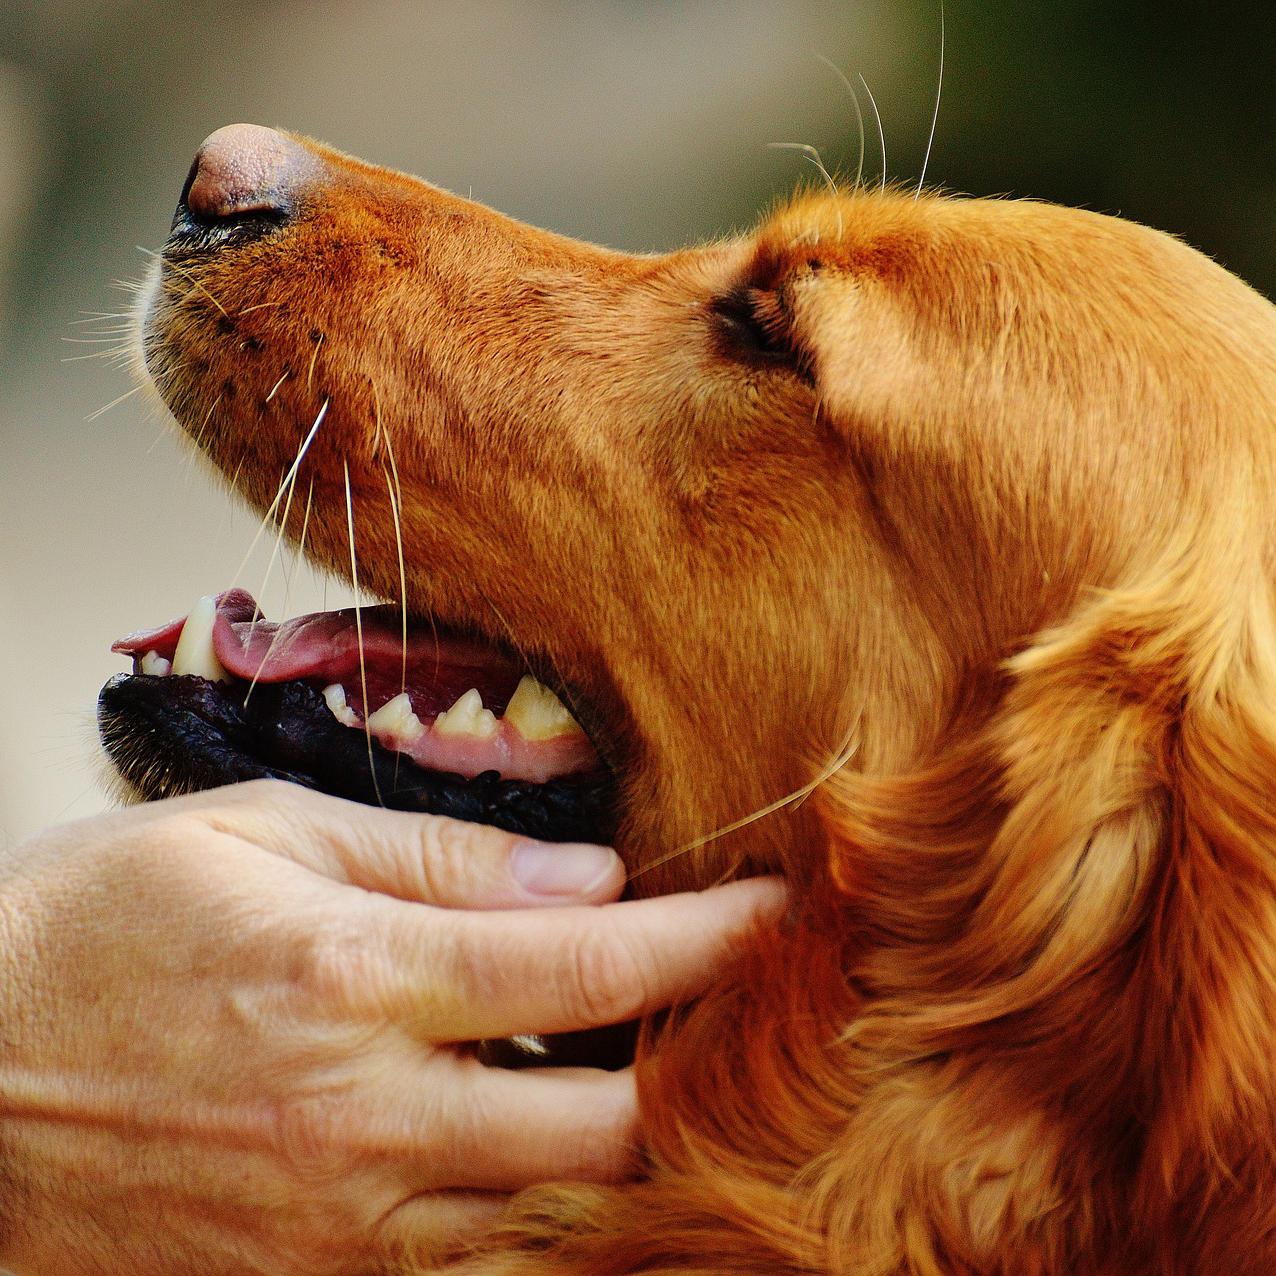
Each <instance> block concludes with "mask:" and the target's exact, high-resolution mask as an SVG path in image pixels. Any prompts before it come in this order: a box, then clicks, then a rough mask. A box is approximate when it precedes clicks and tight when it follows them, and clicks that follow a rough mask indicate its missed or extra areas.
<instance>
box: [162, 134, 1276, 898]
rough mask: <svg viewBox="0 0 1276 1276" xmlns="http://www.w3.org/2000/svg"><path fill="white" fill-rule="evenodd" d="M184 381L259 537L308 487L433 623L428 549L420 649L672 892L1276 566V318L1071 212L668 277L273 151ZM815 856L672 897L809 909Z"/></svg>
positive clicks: (222, 183)
mask: <svg viewBox="0 0 1276 1276" xmlns="http://www.w3.org/2000/svg"><path fill="white" fill-rule="evenodd" d="M142 350H143V354H144V359H145V364H146V368H147V370H148V372H149V374H150V376H151V377H152V378H153V379H154V382H155V384H156V386H157V387H158V389H159V391H160V393H161V395H162V396H163V398H164V400H165V402H166V403H167V404H168V406H169V407H170V409H171V410H172V412H173V414H174V415H175V416H176V418H177V419H178V421H179V422H180V423H181V424H182V426H183V427H184V428H186V429H187V430H188V431H189V432H190V433H191V434H192V436H194V438H195V440H196V442H197V445H198V446H199V447H200V448H201V449H202V450H203V451H204V452H205V453H206V454H207V455H208V456H209V457H210V458H211V460H212V461H213V463H214V464H215V465H216V466H217V467H218V468H219V469H220V470H221V471H222V472H223V473H224V474H225V475H227V476H229V477H230V478H231V480H232V481H233V483H234V485H235V487H236V488H237V489H238V490H239V491H240V492H241V493H242V494H243V495H244V496H246V497H247V498H248V499H249V500H250V501H251V502H252V503H254V504H255V505H257V506H258V507H260V508H261V509H263V510H265V509H267V508H269V507H271V506H272V503H273V504H274V511H275V515H276V516H277V517H278V516H280V515H281V513H282V512H283V505H282V504H281V503H280V502H279V501H276V496H277V494H278V493H279V490H280V480H281V477H286V476H288V475H290V474H293V475H294V476H295V478H296V482H295V484H294V486H293V488H291V489H289V493H290V495H292V496H293V499H292V500H291V502H290V503H289V505H288V509H287V532H288V534H289V535H290V536H291V537H293V538H294V539H300V538H301V536H302V534H303V526H304V534H305V550H306V552H307V553H308V554H309V555H310V556H311V557H312V558H314V559H316V560H317V561H319V562H321V563H323V564H324V565H326V566H328V567H331V568H332V569H334V570H335V571H338V572H341V573H344V574H348V573H349V570H350V558H351V547H350V538H351V534H352V531H353V536H354V541H355V554H356V558H357V570H358V574H359V580H360V583H361V584H362V585H363V586H365V587H367V588H369V589H371V590H372V591H373V592H375V593H378V594H380V595H382V596H383V597H385V598H386V599H388V600H393V601H395V602H398V601H400V598H401V594H402V592H403V590H402V589H401V575H400V563H401V560H400V552H399V551H400V546H402V550H403V557H402V568H403V576H402V580H403V582H404V583H405V585H406V598H405V600H404V601H405V602H406V608H407V611H408V613H409V616H410V617H411V618H412V620H413V621H414V622H415V623H417V624H421V623H425V622H428V623H429V624H430V625H433V626H439V627H442V628H444V629H458V630H460V631H463V632H464V633H465V634H467V635H469V636H472V637H477V638H479V639H480V640H482V641H484V642H491V643H495V644H498V645H499V646H501V647H502V648H504V649H506V650H510V651H514V652H518V653H521V654H522V656H523V657H525V658H526V659H527V660H528V661H529V662H530V665H531V667H533V668H534V669H535V670H536V672H538V673H539V674H541V675H542V678H543V680H544V681H546V682H548V683H550V684H551V685H552V686H554V687H555V689H558V690H560V691H562V692H563V694H564V697H565V698H566V699H568V700H569V701H570V703H571V704H572V706H573V708H576V709H577V710H578V716H579V717H581V718H582V720H583V721H584V722H585V723H586V725H587V727H588V729H589V731H590V733H591V735H592V737H593V740H594V742H595V744H596V745H597V747H598V750H599V752H600V754H601V756H602V758H603V759H604V760H605V762H606V763H607V764H608V766H609V767H610V768H611V770H612V771H613V773H614V774H615V775H616V776H617V777H619V779H620V783H621V795H620V798H619V807H620V816H621V838H620V840H621V844H622V846H623V847H624V848H625V849H626V851H627V853H628V855H629V856H630V858H631V860H632V861H633V862H635V863H637V862H652V861H654V860H657V859H660V858H661V857H663V856H664V855H667V854H668V853H669V852H671V851H673V850H676V849H677V848H679V847H682V846H684V845H686V844H688V843H691V842H693V841H695V840H696V839H698V838H700V837H702V836H704V835H705V834H708V833H712V832H714V831H716V830H718V829H720V828H721V827H723V826H725V825H728V824H730V823H733V822H735V821H737V820H741V819H743V818H744V817H747V816H749V815H751V814H752V813H754V812H757V811H759V810H760V809H762V808H765V807H767V806H768V805H769V804H772V803H774V802H776V801H777V800H778V799H782V798H784V797H785V796H786V795H789V794H791V793H793V792H795V791H796V790H799V789H800V788H801V787H802V786H803V785H804V784H805V783H807V782H808V781H810V780H811V779H812V777H813V776H815V775H817V774H818V773H819V771H820V768H821V767H822V766H824V765H825V764H827V763H828V762H829V761H830V760H831V759H833V758H835V757H836V756H837V755H838V754H839V753H840V752H842V751H843V749H844V748H846V747H847V746H848V745H849V746H851V749H852V750H853V751H854V758H853V761H852V763H851V766H852V767H853V768H854V770H856V771H869V772H881V771H892V770H898V769H900V768H901V767H908V766H912V765H914V764H915V763H916V761H917V759H918V758H919V757H921V756H924V755H925V754H926V753H927V752H928V751H931V750H933V748H934V747H935V745H936V742H937V741H938V740H940V739H942V738H943V737H944V736H945V734H946V733H949V732H951V731H952V730H953V729H954V724H955V723H957V722H958V721H959V720H960V721H961V722H962V723H963V724H967V723H968V722H969V720H970V719H971V715H972V714H974V715H976V716H978V715H981V714H983V713H985V712H986V711H987V710H988V709H990V708H991V707H992V705H993V704H995V703H996V701H997V700H998V699H999V698H1000V696H1001V694H1002V691H1003V689H1004V685H1005V682H1006V674H1005V672H1004V669H1003V662H1004V660H1005V659H1006V657H1008V656H1010V655H1012V654H1013V653H1015V652H1016V651H1018V650H1020V649H1022V648H1024V647H1025V646H1026V645H1027V644H1028V643H1029V642H1030V640H1031V639H1032V636H1033V635H1035V634H1037V633H1038V632H1040V631H1041V630H1042V629H1043V628H1045V627H1048V626H1051V625H1055V624H1058V623H1060V622H1062V621H1063V620H1064V619H1065V618H1067V617H1068V616H1069V615H1070V614H1072V613H1073V612H1074V610H1075V609H1076V608H1077V607H1078V606H1079V605H1080V604H1081V602H1082V600H1083V599H1084V598H1086V597H1087V596H1088V594H1087V591H1090V590H1093V589H1094V588H1096V587H1097V588H1104V589H1120V588H1122V587H1124V586H1128V585H1130V584H1131V583H1133V582H1135V581H1136V580H1140V579H1143V578H1145V577H1146V576H1147V574H1148V573H1150V572H1153V571H1156V570H1159V569H1160V567H1161V565H1162V563H1163V562H1164V560H1165V558H1166V555H1167V554H1178V553H1179V552H1180V549H1181V550H1182V554H1183V555H1184V556H1185V558H1187V559H1190V558H1193V557H1195V558H1197V559H1199V560H1200V561H1201V562H1202V563H1203V564H1204V572H1205V574H1206V576H1209V575H1212V576H1213V580H1212V581H1205V582H1203V583H1205V584H1208V585H1210V586H1211V587H1212V588H1213V589H1214V590H1215V592H1216V594H1217V595H1218V596H1219V597H1220V598H1221V596H1222V595H1223V594H1224V593H1226V591H1227V590H1228V589H1230V588H1231V587H1233V586H1234V585H1235V583H1236V578H1237V575H1238V574H1239V573H1243V572H1244V571H1246V570H1247V569H1248V568H1247V564H1249V562H1250V560H1251V559H1252V558H1253V557H1254V556H1256V555H1261V553H1262V552H1263V548H1262V544H1261V542H1262V540H1263V536H1264V535H1265V530H1261V531H1260V523H1261V519H1260V518H1259V515H1258V511H1256V510H1255V509H1254V508H1253V500H1252V496H1251V495H1248V494H1251V493H1252V492H1253V490H1254V473H1255V471H1256V470H1257V469H1262V468H1263V467H1265V465H1266V463H1267V448H1268V434H1269V430H1268V428H1267V427H1268V423H1269V421H1270V419H1271V410H1272V401H1273V394H1272V388H1271V371H1270V369H1271V364H1272V361H1273V358H1276V354H1274V353H1273V352H1274V350H1276V334H1274V332H1273V322H1272V317H1271V313H1270V310H1269V308H1268V307H1267V306H1266V305H1265V303H1263V302H1262V301H1261V300H1260V299H1259V298H1257V297H1256V296H1254V295H1253V294H1251V293H1249V292H1248V291H1247V290H1246V289H1245V288H1244V287H1243V285H1241V284H1239V283H1238V282H1236V281H1235V280H1233V279H1232V278H1231V277H1230V276H1228V275H1227V274H1226V273H1225V272H1223V271H1222V270H1221V269H1219V268H1217V267H1214V266H1213V265H1211V264H1210V263H1208V262H1207V261H1206V260H1204V259H1203V258H1202V257H1200V256H1199V255H1198V254H1196V253H1194V252H1192V251H1190V250H1189V249H1187V248H1186V247H1184V246H1183V245H1181V244H1179V243H1177V242H1175V241H1174V240H1172V239H1170V238H1168V237H1165V236H1163V235H1159V234H1157V233H1154V232H1151V231H1148V230H1145V229H1143V228H1140V227H1136V226H1132V225H1129V224H1126V223H1122V222H1119V221H1116V220H1113V219H1109V218H1104V217H1099V216H1094V215H1089V214H1085V213H1079V212H1073V211H1068V210H1061V209H1057V208H1053V207H1049V206H1044V205H1037V204H1028V203H1018V202H1009V201H1004V202H987V201H975V200H957V199H946V198H935V197H931V196H928V195H927V196H923V197H922V198H920V199H917V198H914V196H913V195H912V194H911V193H891V194H877V193H871V194H864V193H860V194H847V195H839V196H828V195H820V196H814V195H812V196H807V197H804V198H800V199H798V200H796V201H795V202H793V203H792V204H790V205H789V206H787V207H785V208H783V209H782V210H781V211H779V212H778V213H776V214H775V215H773V216H772V217H770V218H769V219H767V220H766V221H765V222H764V223H763V224H762V225H761V226H760V227H759V228H758V230H757V231H756V232H755V233H754V234H752V235H750V236H747V237H744V238H739V239H734V240H730V241H728V242H725V243H721V244H715V245H711V246H708V247H704V248H698V249H692V250H687V251H683V252H678V253H673V254H670V255H668V256H657V257H648V256H631V255H625V254H621V253H616V252H610V251H606V250H603V249H600V248H596V247H593V246H591V245H586V244H581V243H577V242H574V241H569V240H566V239H562V238H559V237H556V236H553V235H550V234H547V233H544V232H541V231H538V230H534V229H531V228H529V227H527V226H523V225H520V224H518V223H516V222H513V221H510V220H509V219H507V218H504V217H502V216H500V215H498V214H496V213H493V212H491V211H489V210H487V209H485V208H482V207H480V206H478V205H476V204H473V203H471V202H469V201H466V200H463V199H459V198H456V197H454V196H451V195H448V194H446V193H444V192H442V191H439V190H437V189H435V188H432V187H430V186H427V185H425V184H424V183H421V182H418V181H416V180H414V179H411V178H408V177H404V176H401V175H399V174H395V173H391V172H387V171H385V170H382V169H377V168H373V167H370V166H368V165H365V164H362V163H359V162H357V161H355V160H352V159H349V158H347V157H345V156H342V155H339V154H337V153H335V152H333V151H331V150H328V149H327V148H325V147H322V146H319V145H317V144H315V143H313V142H309V141H304V140H301V139H294V138H291V137H287V136H285V135H282V134H278V133H274V132H271V131H268V130H261V129H253V128H249V127H247V126H235V127H232V128H230V129H225V130H222V131H221V132H219V133H217V134H215V135H214V136H213V137H212V138H210V139H209V141H208V142H207V143H206V144H205V145H204V147H203V149H202V150H201V152H200V156H199V159H198V160H197V162H196V164H195V166H194V168H193V169H192V173H191V177H190V180H189V181H188V183H187V188H186V190H185V192H184V193H183V198H182V202H181V205H180V207H179V210H178V214H177V217H176V219H175V222H174V229H173V233H172V236H171V238H170V241H169V243H168V245H167V247H166V249H165V252H164V256H163V260H162V262H161V264H160V265H159V266H158V267H157V269H156V271H155V274H154V277H153V280H152V283H151V287H150V288H149V290H148V293H147V296H146V299H145V309H144V312H143V315H142ZM1264 414H1267V415H1264ZM317 420H318V421H320V422H321V424H320V427H319V428H318V430H317V431H312V426H313V425H314V423H315V422H316V421H317ZM312 433H313V437H311V435H312ZM307 443H308V445H307V446H305V450H304V454H303V456H302V460H301V461H300V463H298V464H296V465H294V462H296V460H297V457H298V455H299V449H300V448H301V447H302V445H303V444H307ZM347 478H348V488H349V500H348V501H347V494H346V489H347ZM1247 520H1248V521H1247ZM1184 542H1187V544H1186V547H1184ZM1183 570H1184V571H1188V570H1190V566H1189V564H1188V563H1187V562H1186V561H1185V562H1184V564H1183ZM505 695H506V696H508V688H506V690H505ZM373 707H375V706H373ZM438 707H440V706H436V710H437V708H438ZM228 778H229V777H228ZM809 819H810V816H809V813H808V812H807V810H806V809H805V808H803V807H799V808H798V809H797V810H796V812H794V811H792V810H789V811H787V812H785V813H777V814H776V816H775V817H774V818H766V819H761V820H758V821H756V822H753V823H751V824H748V825H746V826H745V827H744V828H742V829H740V830H739V831H738V832H735V833H733V834H731V835H730V836H728V837H724V838H722V839H720V840H718V841H716V842H714V843H711V844H710V845H709V846H707V847H706V848H705V849H703V850H698V851H695V852H692V853H689V854H687V855H685V856H681V857H679V858H678V859H677V860H676V861H671V868H670V870H668V871H667V872H666V871H663V870H660V871H653V872H652V874H651V885H653V886H654V885H656V884H657V883H658V882H666V883H667V882H670V881H686V880H705V879H706V878H710V877H713V876H715V875H717V874H718V873H719V872H721V871H723V869H724V868H726V867H727V866H729V865H733V864H736V863H747V864H749V865H752V866H758V865H777V864H781V865H784V866H786V867H789V868H790V869H794V870H795V871H800V870H799V864H798V859H795V855H796V856H798V857H799V858H800V856H801V855H803V854H809V847H810V846H811V845H813V844H814V841H813V839H812V838H811V837H810V832H811V826H810V823H809ZM795 848H800V849H797V850H796V851H795Z"/></svg>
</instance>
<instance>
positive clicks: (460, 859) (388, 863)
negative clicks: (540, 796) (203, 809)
mask: <svg viewBox="0 0 1276 1276" xmlns="http://www.w3.org/2000/svg"><path fill="white" fill-rule="evenodd" d="M217 797H218V799H219V801H218V804H217V808H216V809H215V810H214V811H213V812H211V813H210V816H209V818H210V819H211V820H213V821H215V827H217V828H219V829H220V830H221V831H223V832H227V833H232V834H235V835H236V836H238V837H241V838H243V839H244V840H246V841H250V842H253V843H255V844H256V845H258V846H260V847H262V848H263V849H265V850H268V851H271V852H272V853H274V854H276V855H281V856H284V857H285V858H287V859H290V860H293V861H295V862H296V863H298V864H301V865H303V866H305V867H307V868H310V869H312V870H313V871H314V872H317V873H321V874H322V875H323V876H325V877H329V878H331V879H332V880H334V881H337V882H343V883H348V884H350V885H353V886H360V887H362V888H364V889H365V890H370V891H378V892H380V893H382V894H386V895H393V896H395V897H396V898H398V899H403V900H412V901H415V902H418V903H425V904H434V905H437V906H438V907H441V908H454V909H506V908H535V907H543V906H545V905H553V904H565V903H571V904H578V903H602V902H603V901H605V900H610V899H615V898H616V897H617V896H618V895H619V894H620V892H621V889H622V888H623V886H624V880H625V873H624V866H623V865H622V864H621V862H620V858H619V856H617V855H616V853H615V852H614V851H612V850H609V849H608V848H606V847H602V846H590V845H575V844H571V845H568V844H556V843H543V842H534V841H532V840H530V839H527V838H520V837H517V836H515V835H514V834H512V833H505V832H502V831H501V830H500V829H494V828H489V827H488V826H486V825H483V824H468V823H465V822H463V821H461V820H451V819H447V818H445V817H443V816H437V815H412V814H409V813H407V812H403V811H384V810H380V809H378V808H376V807H369V806H362V805H359V804H358V803H354V802H347V801H344V800H343V799H341V798H333V797H328V796H326V795H325V794H322V793H314V792H312V791H311V790H309V789H303V788H301V787H300V786H299V785H295V784H283V783H279V782H275V781H264V782H256V783H252V784H242V785H236V786H234V787H233V788H229V789H225V790H220V791H219V792H218V794H217Z"/></svg>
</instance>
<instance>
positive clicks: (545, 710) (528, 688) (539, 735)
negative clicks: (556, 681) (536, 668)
mask: <svg viewBox="0 0 1276 1276" xmlns="http://www.w3.org/2000/svg"><path fill="white" fill-rule="evenodd" d="M504 716H505V721H506V722H509V723H511V724H512V725H513V726H514V727H516V728H517V729H518V733H519V735H521V736H522V737H523V739H524V740H553V739H554V738H555V737H556V736H560V735H573V734H575V733H577V732H580V731H581V726H580V723H579V722H577V721H576V719H575V718H573V717H572V715H571V714H570V713H569V712H568V709H567V706H566V705H565V704H564V703H563V702H562V701H561V700H560V699H559V698H558V697H557V696H556V695H555V694H554V693H553V692H552V691H551V690H550V689H549V688H548V687H547V686H545V685H544V683H540V682H537V681H536V679H535V678H533V677H532V676H531V674H526V675H524V677H523V680H522V682H520V683H519V684H518V688H517V690H516V691H515V692H514V694H513V695H512V696H511V697H510V702H509V704H508V705H507V706H506V707H505V715H504Z"/></svg>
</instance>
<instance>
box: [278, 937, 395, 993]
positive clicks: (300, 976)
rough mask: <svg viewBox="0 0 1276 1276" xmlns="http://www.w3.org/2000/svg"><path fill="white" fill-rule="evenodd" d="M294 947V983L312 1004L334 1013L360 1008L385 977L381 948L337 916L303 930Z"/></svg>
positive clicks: (295, 940)
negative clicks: (337, 918) (329, 1008)
mask: <svg viewBox="0 0 1276 1276" xmlns="http://www.w3.org/2000/svg"><path fill="white" fill-rule="evenodd" d="M293 949H294V952H293V961H292V979H293V982H294V984H295V985H296V986H297V987H298V988H299V989H300V991H301V992H302V994H303V995H304V996H305V997H306V999H307V1000H308V1001H309V1002H310V1003H312V1004H315V1005H319V1006H326V1007H331V1009H332V1010H333V1011H334V1012H345V1013H353V1012H356V1011H358V1010H359V1009H360V1008H361V1007H363V1006H365V1005H366V1004H368V1002H369V999H370V998H369V992H370V990H372V989H375V988H376V987H377V986H378V985H379V983H380V982H381V981H382V980H383V978H384V972H383V970H382V967H383V963H382V961H381V958H380V954H379V951H378V949H377V948H376V946H375V945H374V944H373V943H371V942H370V940H369V937H368V936H367V934H366V933H365V932H364V931H363V930H362V929H361V928H358V927H354V926H351V925H349V924H347V923H344V922H342V921H338V920H336V919H331V920H329V921H328V922H327V924H319V925H315V926H314V927H312V928H307V929H305V930H303V931H301V932H300V933H299V934H298V935H297V936H296V937H295V938H294V941H293Z"/></svg>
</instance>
